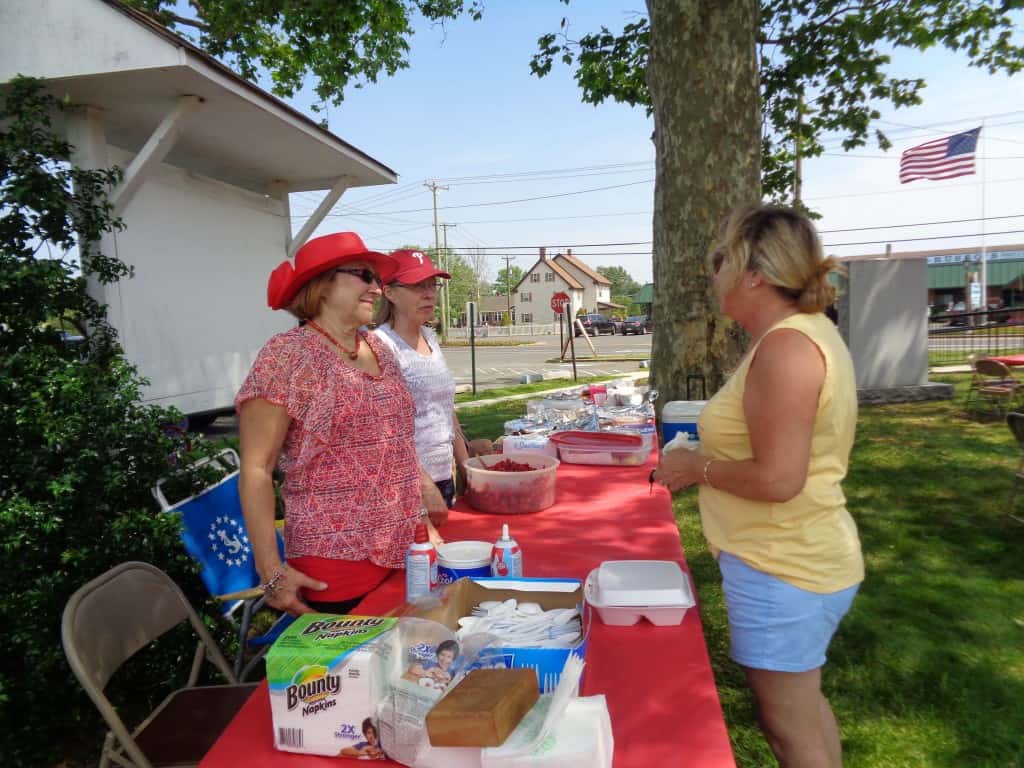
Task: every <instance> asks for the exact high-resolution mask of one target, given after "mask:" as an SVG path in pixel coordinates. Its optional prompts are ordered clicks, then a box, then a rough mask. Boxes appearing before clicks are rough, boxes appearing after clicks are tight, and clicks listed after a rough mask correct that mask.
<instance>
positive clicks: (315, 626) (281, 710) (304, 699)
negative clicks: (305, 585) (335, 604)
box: [267, 613, 398, 760]
mask: <svg viewBox="0 0 1024 768" xmlns="http://www.w3.org/2000/svg"><path fill="white" fill-rule="evenodd" d="M397 622H398V619H394V618H380V617H377V616H338V615H332V614H323V613H310V614H305V615H303V616H300V617H299V618H297V619H296V620H295V621H294V622H292V624H291V625H290V626H289V627H288V628H287V629H286V630H285V631H284V632H283V633H281V636H280V637H279V638H278V639H277V640H276V641H275V642H274V645H273V646H271V648H270V650H269V651H268V652H267V681H268V683H269V688H270V711H271V716H272V717H273V724H274V747H275V748H276V749H280V750H284V751H286V752H302V753H305V754H313V755H331V756H339V757H355V758H360V759H363V760H367V759H371V760H372V759H383V758H384V756H385V755H384V751H383V749H382V748H381V744H380V729H379V727H378V724H377V720H376V715H375V713H376V711H377V705H378V704H379V703H380V701H381V700H382V699H383V697H384V694H385V692H386V689H385V675H386V671H387V669H386V667H387V665H388V664H389V663H390V662H391V660H392V659H393V658H395V656H396V649H395V647H394V645H393V644H394V643H395V642H397V640H396V635H397V632H392V629H393V628H394V626H395V624H396V623H397Z"/></svg>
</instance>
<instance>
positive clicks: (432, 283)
mask: <svg viewBox="0 0 1024 768" xmlns="http://www.w3.org/2000/svg"><path fill="white" fill-rule="evenodd" d="M395 285H397V286H398V287H400V288H408V289H409V290H410V291H419V292H420V293H427V292H428V291H439V290H441V281H440V280H421V281H420V282H418V283H395Z"/></svg>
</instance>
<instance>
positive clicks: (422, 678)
mask: <svg viewBox="0 0 1024 768" xmlns="http://www.w3.org/2000/svg"><path fill="white" fill-rule="evenodd" d="M406 655H407V656H408V657H409V661H410V664H409V666H408V668H407V669H406V670H405V673H404V674H403V675H402V678H403V679H404V680H409V681H411V682H414V683H416V684H417V685H419V686H421V687H423V688H430V689H433V690H435V691H443V690H444V689H445V688H447V687H448V684H449V683H451V681H452V672H453V671H454V670H453V666H452V665H453V663H454V662H455V660H456V659H457V658H458V657H459V644H458V643H457V642H456V641H455V640H453V639H448V640H443V641H442V642H440V643H438V644H437V646H436V647H435V646H432V645H430V644H429V643H417V644H415V645H413V646H411V647H409V648H408V649H406Z"/></svg>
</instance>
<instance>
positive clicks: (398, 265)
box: [388, 249, 452, 285]
mask: <svg viewBox="0 0 1024 768" xmlns="http://www.w3.org/2000/svg"><path fill="white" fill-rule="evenodd" d="M390 255H391V258H392V259H393V260H394V262H395V271H394V273H393V274H392V275H391V279H390V280H388V282H389V283H404V284H405V285H416V283H419V282H421V281H423V280H427V279H428V278H431V277H443V278H444V279H445V280H451V279H452V276H451V275H449V274H448V273H447V272H443V271H441V270H440V269H437V268H436V267H435V266H434V262H432V261H431V260H430V257H429V256H427V254H425V253H424V252H423V251H413V250H408V249H403V250H400V251H392V252H391V254H390Z"/></svg>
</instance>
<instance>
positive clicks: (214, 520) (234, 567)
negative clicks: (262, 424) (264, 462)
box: [153, 448, 293, 680]
mask: <svg viewBox="0 0 1024 768" xmlns="http://www.w3.org/2000/svg"><path fill="white" fill-rule="evenodd" d="M211 462H218V463H219V464H220V465H221V466H226V468H227V469H230V470H231V471H230V472H229V473H228V474H227V475H225V476H224V477H223V478H221V479H220V480H218V481H217V482H216V483H214V484H213V485H211V486H209V487H208V488H205V489H203V490H202V491H200V492H199V493H197V494H195V495H194V496H190V497H188V498H187V499H182V500H181V501H178V502H176V503H174V504H171V503H169V502H168V500H167V497H166V495H165V493H164V487H165V485H166V484H167V483H168V482H169V481H170V480H171V478H163V479H161V480H160V481H159V482H157V484H156V486H155V487H154V488H153V496H154V497H155V498H156V500H157V503H158V504H159V505H160V509H161V510H163V512H164V513H166V514H177V515H180V516H181V528H182V530H181V539H182V542H183V543H184V545H185V550H186V551H187V552H188V553H189V554H190V555H191V556H192V557H193V558H194V559H195V560H196V561H197V562H198V563H199V564H200V565H201V566H202V572H201V574H200V576H201V577H202V580H203V583H204V584H205V585H206V588H207V590H208V591H209V593H210V594H211V595H212V596H213V597H214V598H215V599H217V600H218V601H219V602H220V603H221V605H222V609H221V615H222V616H223V617H224V618H226V619H228V620H230V621H232V622H237V623H238V625H239V653H238V656H237V658H236V659H235V663H234V671H235V674H236V675H237V676H238V678H239V679H240V680H245V679H246V678H247V677H248V675H249V673H250V672H251V671H252V669H253V668H254V667H255V666H256V665H257V664H258V662H259V660H260V659H261V658H262V657H263V655H264V654H265V653H266V651H267V649H268V648H269V647H270V645H271V644H272V643H273V642H274V640H275V639H277V636H278V635H280V634H281V632H282V631H283V630H284V628H285V627H287V626H288V624H290V623H291V622H292V620H293V617H291V616H288V615H282V616H281V617H280V618H279V619H278V620H277V622H276V623H275V624H274V626H273V628H272V629H271V630H270V631H269V632H267V633H265V634H263V635H259V636H257V637H248V635H249V628H250V626H251V623H252V617H253V615H254V614H255V613H256V612H257V611H259V610H260V609H261V608H262V607H263V605H264V601H263V593H262V591H261V590H259V589H258V587H259V583H260V577H259V574H258V573H257V572H256V561H255V559H254V558H253V555H252V548H251V547H250V545H249V536H248V532H247V530H246V527H245V519H244V518H243V516H242V504H241V500H240V498H239V493H238V478H239V471H238V467H239V459H238V454H237V453H235V451H233V450H231V449H230V448H227V449H225V450H223V451H221V452H220V453H219V454H217V455H216V456H214V457H213V458H211V459H203V460H201V461H198V462H196V463H195V464H194V465H193V466H192V469H201V468H202V467H203V466H206V465H208V464H210V463H211ZM277 547H278V552H279V553H280V555H281V558H282V559H283V558H284V542H283V541H282V540H281V536H280V534H278V536H277ZM246 650H248V651H250V652H251V653H252V654H253V655H252V657H251V658H250V659H249V661H248V662H246V661H245V651H246Z"/></svg>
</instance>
